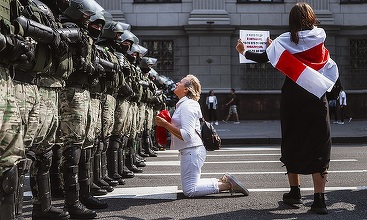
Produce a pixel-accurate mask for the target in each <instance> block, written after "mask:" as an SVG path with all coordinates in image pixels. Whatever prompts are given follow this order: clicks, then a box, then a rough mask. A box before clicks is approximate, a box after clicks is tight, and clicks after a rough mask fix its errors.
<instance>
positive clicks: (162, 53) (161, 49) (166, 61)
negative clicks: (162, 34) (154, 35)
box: [142, 40, 174, 77]
mask: <svg viewBox="0 0 367 220" xmlns="http://www.w3.org/2000/svg"><path fill="white" fill-rule="evenodd" d="M142 46H143V47H145V48H147V49H148V53H147V54H146V55H145V56H146V57H153V58H156V59H157V60H158V61H157V66H156V67H154V69H155V70H156V71H157V72H158V73H159V74H161V75H164V76H168V77H173V75H174V47H173V46H174V45H173V41H171V40H144V41H143V42H142Z"/></svg>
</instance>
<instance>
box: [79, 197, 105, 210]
mask: <svg viewBox="0 0 367 220" xmlns="http://www.w3.org/2000/svg"><path fill="white" fill-rule="evenodd" d="M80 202H81V203H83V205H85V207H87V208H88V209H105V208H107V207H108V204H107V202H105V201H101V200H99V199H97V198H96V197H94V196H91V195H90V196H88V197H86V198H80Z"/></svg>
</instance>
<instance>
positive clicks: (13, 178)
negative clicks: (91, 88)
mask: <svg viewBox="0 0 367 220" xmlns="http://www.w3.org/2000/svg"><path fill="white" fill-rule="evenodd" d="M17 185H18V167H17V166H13V167H11V168H10V169H9V170H7V171H5V172H4V173H3V175H2V176H1V177H0V192H1V193H4V195H8V194H12V193H14V192H15V190H16V188H17Z"/></svg>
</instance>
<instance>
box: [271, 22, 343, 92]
mask: <svg viewBox="0 0 367 220" xmlns="http://www.w3.org/2000/svg"><path fill="white" fill-rule="evenodd" d="M298 34H299V43H298V44H295V43H294V42H291V41H290V32H286V33H284V34H282V35H280V36H279V37H277V38H276V39H274V40H273V42H272V43H271V44H270V46H269V47H268V48H267V49H266V53H267V55H268V58H269V61H270V63H271V64H272V65H273V66H274V67H275V68H277V69H278V70H280V71H281V72H282V73H284V74H285V75H286V76H287V77H289V78H290V79H292V80H293V81H294V82H296V83H297V84H298V85H300V86H301V87H302V88H304V89H305V90H307V91H308V92H310V93H312V94H314V95H315V96H317V97H318V98H320V97H321V96H322V95H324V94H325V92H326V91H331V89H332V88H333V86H334V84H335V82H336V80H337V79H338V77H339V71H338V67H337V65H336V63H335V62H334V61H333V60H332V59H331V58H330V55H329V51H328V50H327V49H326V48H325V46H324V42H325V39H326V34H325V31H324V30H323V29H322V28H318V27H315V28H313V29H312V30H305V31H300V32H298Z"/></svg>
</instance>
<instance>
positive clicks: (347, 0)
mask: <svg viewBox="0 0 367 220" xmlns="http://www.w3.org/2000/svg"><path fill="white" fill-rule="evenodd" d="M340 3H346V4H352V3H354V4H360V3H367V0H340Z"/></svg>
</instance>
